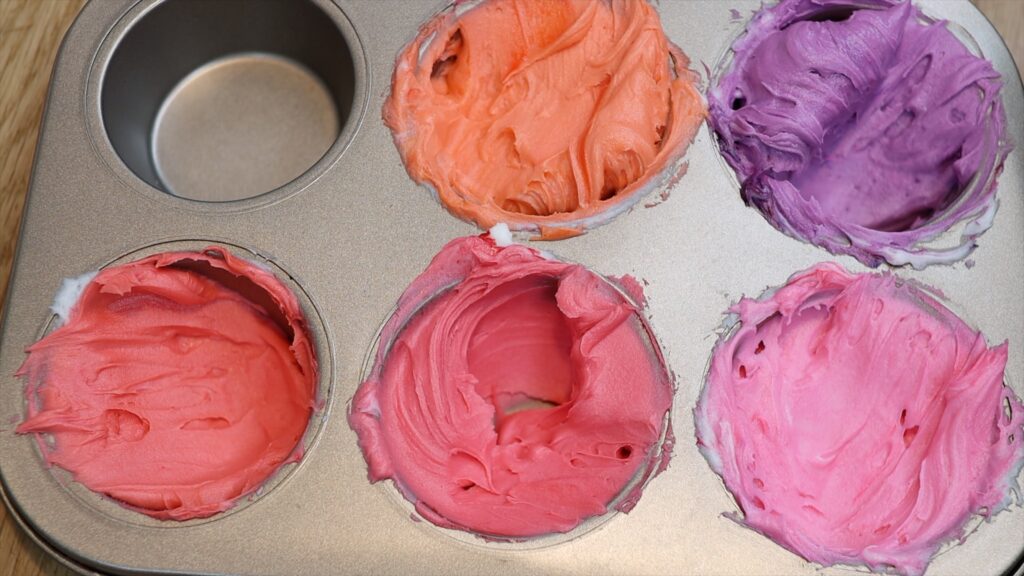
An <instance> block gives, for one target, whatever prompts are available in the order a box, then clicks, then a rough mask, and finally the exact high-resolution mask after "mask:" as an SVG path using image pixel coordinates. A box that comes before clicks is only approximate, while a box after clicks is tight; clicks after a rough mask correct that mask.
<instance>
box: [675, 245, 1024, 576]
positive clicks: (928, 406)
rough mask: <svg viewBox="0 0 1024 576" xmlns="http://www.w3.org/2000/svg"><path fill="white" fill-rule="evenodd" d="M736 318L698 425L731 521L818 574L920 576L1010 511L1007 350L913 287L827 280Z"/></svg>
mask: <svg viewBox="0 0 1024 576" xmlns="http://www.w3.org/2000/svg"><path fill="white" fill-rule="evenodd" d="M732 312H733V313H734V314H736V315H737V316H738V321H739V325H738V327H737V328H735V330H734V331H733V332H732V333H731V334H729V335H727V336H726V337H725V338H724V339H723V340H722V341H721V342H720V343H719V345H718V347H717V348H716V349H715V352H714V355H713V356H712V360H711V368H710V371H709V374H708V377H707V382H706V384H705V387H704V391H703V393H702V396H701V398H700V401H699V402H698V404H697V408H696V410H695V415H696V424H697V439H698V446H700V448H701V451H702V452H703V454H704V456H705V457H706V458H707V460H708V463H709V464H711V467H712V468H713V469H714V471H715V472H716V473H718V474H719V475H721V476H722V478H723V479H724V480H725V485H726V487H727V488H728V489H729V491H730V492H732V494H733V496H734V497H735V498H736V502H737V503H738V504H739V506H740V508H741V509H742V512H743V515H742V518H739V517H736V520H738V521H739V522H741V523H742V524H745V525H746V526H749V527H751V528H753V529H754V530H757V531H758V532H761V533H762V534H764V535H766V536H768V537H770V538H771V539H773V540H775V541H776V542H778V543H779V544H781V545H783V546H785V547H786V548H788V549H790V550H792V551H793V552H795V553H797V554H799V555H800V556H802V557H804V558H805V559H807V560H810V561H813V562H818V563H820V564H823V565H826V566H828V565H832V564H837V563H842V564H865V565H867V566H869V567H870V568H872V569H874V570H881V569H883V568H884V567H886V566H894V567H895V568H896V569H897V570H898V571H899V572H901V573H904V574H921V573H922V572H923V571H924V569H925V566H926V565H927V564H928V562H929V560H930V558H931V556H932V555H933V554H934V553H935V552H936V550H937V549H938V547H939V546H940V545H941V544H942V543H943V542H946V541H949V540H951V539H953V538H957V537H959V536H962V535H963V529H964V525H965V523H966V522H967V520H968V519H969V518H970V517H971V515H972V514H981V515H984V516H989V515H991V514H994V513H995V512H997V511H999V510H1000V509H1002V508H1003V507H1004V506H1006V505H1008V504H1009V503H1010V496H1009V494H1010V492H1011V489H1012V490H1014V491H1016V490H1017V484H1016V477H1017V474H1018V472H1019V471H1020V469H1021V465H1022V462H1024V426H1022V422H1024V407H1022V406H1021V403H1020V400H1019V399H1018V398H1017V397H1016V396H1015V395H1014V394H1013V392H1012V391H1011V390H1010V388H1008V387H1006V386H1004V385H1003V370H1004V368H1005V366H1006V350H1007V349H1006V344H1005V343H1004V344H1002V345H1000V346H997V347H995V348H989V347H988V346H987V345H986V344H985V339H984V337H983V336H982V335H981V334H980V333H978V332H976V331H974V330H972V329H971V328H969V327H968V326H967V325H966V324H965V323H964V322H963V321H962V320H960V319H959V318H958V317H956V316H955V315H954V314H953V313H952V312H950V311H949V310H948V309H946V308H945V307H943V306H942V304H940V303H939V302H938V301H936V300H935V299H934V298H933V297H932V296H931V295H929V294H928V293H927V292H926V291H925V290H923V289H921V288H918V287H916V286H914V285H913V284H910V283H907V282H905V281H902V280H900V279H898V278H896V277H895V276H893V275H890V274H884V275H869V274H859V275H858V274H850V273H848V272H846V271H845V270H843V269H842V268H840V267H839V266H837V265H834V264H822V265H819V266H817V267H815V268H812V269H810V270H808V271H805V272H802V273H799V274H797V275H795V276H793V277H792V278H791V279H790V280H789V283H788V284H786V285H785V286H784V287H782V288H780V289H778V290H777V291H775V292H774V293H771V294H766V295H765V296H763V297H762V298H761V299H759V300H751V299H743V300H741V301H740V302H739V303H738V304H737V305H736V306H734V307H733V309H732ZM1004 406H1006V407H1009V408H1010V410H1012V413H1011V412H1006V411H1005V409H1004Z"/></svg>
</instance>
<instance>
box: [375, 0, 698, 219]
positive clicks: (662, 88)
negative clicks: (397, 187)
mask: <svg viewBox="0 0 1024 576" xmlns="http://www.w3.org/2000/svg"><path fill="white" fill-rule="evenodd" d="M469 4H470V3H461V4H460V3H457V4H456V7H455V8H454V9H451V10H448V11H445V12H442V13H441V14H439V15H438V16H436V17H435V18H434V19H432V20H430V21H429V22H427V23H426V24H425V25H424V26H423V27H422V29H421V30H420V31H419V34H418V35H417V36H416V38H415V39H414V40H413V41H412V42H411V43H410V44H409V45H407V46H406V47H405V48H404V49H403V50H402V52H401V54H399V56H398V59H397V62H396V64H395V70H394V76H393V78H392V84H391V93H390V96H389V97H388V99H387V101H386V102H385V104H384V121H385V123H386V124H387V125H388V126H389V127H390V128H391V130H392V131H393V133H394V139H395V144H396V145H397V147H398V149H399V151H400V152H401V154H402V158H403V160H404V162H405V166H406V168H407V170H408V172H409V175H410V176H411V177H412V178H413V179H414V180H416V181H417V182H420V183H425V184H429V185H430V187H432V188H433V189H434V190H435V191H436V193H437V195H438V197H439V198H440V200H441V202H442V203H443V204H444V205H445V207H446V208H447V209H448V210H449V211H450V212H451V213H453V214H454V215H456V216H458V217H460V218H462V219H464V220H469V221H472V222H475V223H476V224H477V225H479V226H480V227H481V228H484V229H487V228H490V227H491V226H493V225H494V224H496V223H498V222H505V223H508V224H509V225H510V226H511V227H512V228H513V229H514V230H528V231H530V232H532V233H539V234H540V235H541V236H542V237H543V238H547V239H553V238H561V237H565V236H571V235H575V234H579V233H581V232H583V231H584V230H585V229H586V228H587V227H589V226H593V225H596V224H599V223H603V222H604V221H605V220H607V219H609V218H611V217H613V216H614V215H615V214H618V213H620V212H622V211H624V210H626V209H627V208H629V207H630V206H632V205H633V203H634V202H636V201H637V200H639V198H640V197H641V196H642V195H643V194H645V193H646V192H648V191H650V190H651V189H652V188H653V187H654V186H655V185H660V184H666V183H667V182H668V181H671V180H674V179H675V178H677V177H678V176H679V175H681V171H682V166H680V165H678V161H679V159H680V158H681V156H682V155H683V152H684V151H685V149H686V147H687V145H688V144H689V142H690V141H691V140H692V139H693V137H694V135H695V134H696V132H697V128H698V127H699V125H700V123H701V121H702V120H703V118H704V115H705V108H704V103H703V100H702V98H701V95H700V93H699V92H698V91H697V89H696V87H695V86H696V83H697V76H696V74H695V73H693V72H691V71H690V70H688V69H687V66H688V64H689V60H688V59H687V58H686V56H685V55H684V54H683V53H682V51H680V50H679V48H677V47H676V46H674V45H672V44H671V43H670V42H669V41H668V40H667V39H666V38H665V34H664V32H663V31H662V28H661V22H660V20H659V18H658V14H657V12H656V11H655V10H654V8H653V7H652V6H651V5H650V4H649V3H648V2H646V1H633V0H609V1H607V2H593V1H591V0H558V1H549V2H536V1H532V0H531V1H524V0H484V1H481V2H478V3H476V4H475V5H469Z"/></svg>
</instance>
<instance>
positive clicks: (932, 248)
mask: <svg viewBox="0 0 1024 576" xmlns="http://www.w3.org/2000/svg"><path fill="white" fill-rule="evenodd" d="M851 4H853V5H856V6H857V8H850V7H849V6H850V5H851ZM922 18H923V17H922V16H921V14H920V12H919V11H918V10H917V9H916V8H915V7H914V6H913V5H912V4H911V3H910V2H909V1H907V2H898V1H897V0H857V1H856V2H852V1H850V0H782V1H781V2H779V3H778V4H777V5H775V6H773V7H771V8H766V9H763V10H761V11H760V12H759V13H758V14H757V15H756V16H754V18H753V20H752V21H751V22H750V24H749V25H748V27H747V30H746V33H745V34H744V35H743V36H742V37H741V38H740V39H739V40H737V41H736V42H735V44H733V46H732V51H733V61H732V64H731V66H730V68H729V70H728V71H727V72H726V73H725V74H724V75H723V76H722V77H721V79H720V80H719V81H718V83H717V85H716V86H715V87H714V88H713V89H711V90H710V92H709V94H708V103H709V108H710V113H711V125H712V127H713V129H714V130H715V132H716V133H717V137H718V140H719V143H720V144H721V151H722V154H723V155H724V157H725V159H726V160H727V161H728V163H729V164H730V165H731V166H732V167H733V168H734V169H735V171H736V174H737V176H738V177H739V179H740V182H741V186H742V194H743V198H744V199H745V200H746V201H747V202H748V203H749V204H751V205H753V206H754V207H755V208H757V210H759V211H760V212H761V213H762V214H763V215H764V217H765V218H766V219H768V221H769V222H771V224H772V225H773V226H775V227H776V228H778V229H779V230H782V231H783V232H785V233H787V234H789V235H791V236H794V237H796V238H799V239H803V240H806V241H808V242H811V243H813V244H816V245H818V246H821V247H823V248H825V249H826V250H828V251H830V252H832V253H834V254H849V255H852V256H854V257H856V258H857V259H858V260H860V261H861V262H863V263H865V264H867V265H870V266H877V265H878V264H880V263H881V262H882V261H888V262H889V263H891V264H896V265H902V264H907V263H910V264H912V265H914V266H915V267H918V268H920V267H924V266H926V265H928V264H932V263H936V262H946V263H948V262H953V261H956V260H958V259H961V258H964V257H965V256H967V254H969V253H970V252H971V251H972V250H973V249H974V247H975V245H976V242H975V239H976V237H977V236H978V235H980V234H981V233H982V232H984V231H985V230H986V229H988V227H990V226H991V224H992V219H993V217H994V215H995V210H996V199H995V177H996V174H998V173H999V171H1000V170H1001V167H1002V163H1003V160H1004V159H1005V158H1006V155H1007V153H1008V152H1009V148H1010V147H1009V145H1008V144H1007V143H1006V141H1005V138H1006V136H1005V118H1004V112H1003V108H1002V103H1001V100H1000V97H999V92H1000V88H1001V85H1002V84H1001V81H1000V76H999V73H998V72H996V71H995V70H994V69H993V68H992V65H991V64H990V63H989V62H988V61H987V60H984V59H983V58H980V57H977V56H974V55H973V54H971V53H970V52H969V51H968V50H967V48H966V47H965V46H964V45H963V44H962V43H961V42H960V41H959V40H957V38H956V37H955V36H953V34H952V33H951V32H950V30H949V29H948V28H947V26H946V24H945V23H943V22H939V23H934V24H926V23H924V22H923V21H922ZM958 223H965V225H964V227H963V229H962V231H961V237H960V240H959V244H955V243H954V244H955V245H953V246H950V245H949V244H950V242H948V241H945V240H937V237H938V236H940V235H942V234H943V233H944V232H946V231H948V230H950V229H953V228H955V227H956V225H957V224H958ZM940 244H941V246H940Z"/></svg>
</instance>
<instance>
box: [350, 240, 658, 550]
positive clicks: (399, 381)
mask: <svg viewBox="0 0 1024 576" xmlns="http://www.w3.org/2000/svg"><path fill="white" fill-rule="evenodd" d="M453 284H454V286H453V287H452V285H453ZM399 330H400V332H399ZM396 334H397V337H396ZM389 344H390V347H389ZM671 402H672V386H671V384H670V382H669V379H668V376H667V374H666V372H665V370H664V368H663V367H662V365H661V363H660V359H659V356H658V354H657V352H656V351H655V350H654V349H653V347H652V345H651V343H650V338H649V336H648V334H647V332H646V331H645V326H644V325H643V320H642V319H641V317H640V316H639V314H638V313H637V309H636V308H635V306H634V305H633V304H632V303H631V302H629V301H628V300H627V299H626V298H625V297H624V296H623V295H622V294H621V293H620V292H619V291H617V290H616V289H615V288H613V287H612V286H611V285H609V284H608V283H607V282H606V281H604V280H602V279H601V278H600V277H599V276H597V275H596V274H594V273H593V272H590V271H588V270H586V269H585V268H583V267H582V266H579V265H574V264H567V263H565V262H560V261H556V260H548V259H545V258H544V257H542V256H541V255H540V254H539V253H538V252H537V251H535V250H533V249H530V248H527V247H525V246H520V245H512V246H509V247H506V248H500V247H498V246H496V245H495V244H494V243H493V242H492V241H491V240H490V239H489V238H486V237H470V238H462V239H458V240H455V241H453V242H451V243H450V244H448V245H447V246H446V247H445V248H444V249H443V250H442V251H441V252H440V253H439V254H438V255H437V256H436V257H435V258H434V260H433V262H431V264H430V266H429V267H428V268H427V269H426V271H424V272H423V274H421V275H420V276H419V277H418V278H417V279H416V280H415V281H414V282H413V283H412V285H411V286H410V287H409V288H408V289H407V290H406V292H405V294H404V295H403V296H402V299H401V301H400V302H399V306H398V310H397V312H396V313H395V315H394V316H393V317H392V318H391V320H390V321H389V323H388V324H387V326H386V327H385V330H384V332H383V335H382V337H381V349H380V351H379V352H378V356H377V362H376V365H375V366H374V368H373V370H372V372H371V373H370V376H369V378H368V379H367V381H366V382H364V383H363V384H362V386H361V387H360V389H359V391H358V392H357V394H356V397H355V399H354V400H353V403H352V410H351V415H350V422H351V424H352V427H353V428H354V429H355V430H356V432H357V433H358V434H359V441H360V445H361V447H362V448H363V451H364V453H365V455H366V459H367V462H368V463H369V466H370V479H371V480H372V481H378V480H381V479H385V478H392V479H394V480H395V483H396V485H397V486H398V487H399V489H400V490H401V491H402V492H403V493H404V494H405V495H406V497H407V498H409V500H411V501H413V502H414V503H415V504H416V508H417V510H418V511H419V512H420V514H421V515H423V516H424V517H426V518H428V519H429V520H431V521H433V522H434V523H436V524H439V525H442V526H446V527H454V528H459V529H465V530H471V531H475V532H477V533H481V534H485V535H493V536H505V537H525V536H534V535H540V534H545V533H551V532H565V531H568V530H571V529H572V528H574V527H575V526H577V525H578V524H580V523H581V522H582V521H583V520H584V519H586V518H588V517H591V516H595V515H598V514H602V513H604V512H605V511H606V510H607V508H608V506H609V504H612V503H613V501H615V500H616V499H617V497H618V496H620V495H624V494H623V492H624V491H627V489H628V488H630V487H631V480H634V479H637V478H641V479H642V478H644V477H646V475H649V474H651V473H652V472H653V471H654V470H655V469H657V468H658V465H659V464H662V461H661V460H659V459H658V458H657V452H658V444H659V440H660V439H661V437H662V434H663V432H664V431H665V430H664V426H665V416H666V413H667V412H668V410H669V407H670V405H671ZM624 496H625V498H623V499H622V501H621V502H619V504H625V505H624V506H621V508H628V507H629V506H631V505H632V504H634V503H635V500H636V498H637V497H639V493H638V492H634V493H632V494H625V495H624Z"/></svg>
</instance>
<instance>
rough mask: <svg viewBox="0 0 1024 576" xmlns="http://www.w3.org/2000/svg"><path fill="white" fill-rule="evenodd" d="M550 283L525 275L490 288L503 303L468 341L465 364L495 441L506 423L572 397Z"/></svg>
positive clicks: (566, 347)
mask: <svg viewBox="0 0 1024 576" xmlns="http://www.w3.org/2000/svg"><path fill="white" fill-rule="evenodd" d="M557 291H558V282H557V280H556V279H554V278H544V277H536V276H530V277H526V278H522V279H520V280H516V281H512V282H508V283H506V284H504V285H502V286H501V287H499V288H497V289H495V291H494V294H493V298H496V299H498V300H499V301H500V300H505V302H504V303H503V304H502V305H500V306H497V307H495V308H493V309H491V310H489V311H488V312H487V313H486V314H485V315H484V316H483V317H482V318H480V320H479V321H478V322H477V324H476V329H475V331H474V332H473V333H472V335H471V337H470V346H469V350H468V353H467V361H468V367H469V371H470V373H471V374H472V375H473V376H474V377H476V379H477V382H476V385H475V387H476V391H477V393H479V394H480V396H481V397H483V398H486V399H487V400H488V401H490V402H491V404H492V405H493V406H494V426H495V430H496V431H497V432H498V438H499V441H507V440H509V439H506V438H503V435H502V431H503V429H504V428H505V426H504V425H505V423H506V421H507V419H508V418H510V417H512V416H513V415H514V414H519V413H523V412H529V411H533V410H546V409H550V408H552V407H557V406H559V405H561V404H563V403H565V402H567V401H568V400H569V399H570V398H571V397H572V392H573V389H574V387H575V384H576V374H575V371H574V369H573V365H572V360H571V358H570V356H571V352H572V346H573V340H574V339H573V335H572V331H571V329H570V327H569V325H568V323H567V320H566V317H565V315H564V314H563V313H562V311H561V310H560V309H559V308H558V304H557V303H556V300H555V294H556V293H557Z"/></svg>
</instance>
